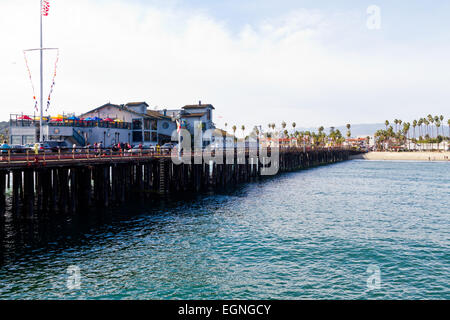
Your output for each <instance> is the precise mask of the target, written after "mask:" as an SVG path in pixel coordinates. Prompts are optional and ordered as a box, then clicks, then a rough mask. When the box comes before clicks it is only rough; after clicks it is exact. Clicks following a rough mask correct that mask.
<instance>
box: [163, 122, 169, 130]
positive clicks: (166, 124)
mask: <svg viewBox="0 0 450 320" xmlns="http://www.w3.org/2000/svg"><path fill="white" fill-rule="evenodd" d="M162 127H163V129H165V130H167V129H168V128H169V123H168V122H164V123H163V125H162Z"/></svg>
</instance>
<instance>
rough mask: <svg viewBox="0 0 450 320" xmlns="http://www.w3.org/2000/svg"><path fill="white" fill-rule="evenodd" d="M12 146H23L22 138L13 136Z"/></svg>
mask: <svg viewBox="0 0 450 320" xmlns="http://www.w3.org/2000/svg"><path fill="white" fill-rule="evenodd" d="M2 142H3V141H2ZM11 144H22V136H11Z"/></svg>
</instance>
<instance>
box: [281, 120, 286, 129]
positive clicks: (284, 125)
mask: <svg viewBox="0 0 450 320" xmlns="http://www.w3.org/2000/svg"><path fill="white" fill-rule="evenodd" d="M281 127H282V128H283V129H286V122H284V121H283V122H282V123H281Z"/></svg>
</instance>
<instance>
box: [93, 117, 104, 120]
mask: <svg viewBox="0 0 450 320" xmlns="http://www.w3.org/2000/svg"><path fill="white" fill-rule="evenodd" d="M92 121H102V119H101V118H99V117H94V118H92Z"/></svg>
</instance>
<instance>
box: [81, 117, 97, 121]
mask: <svg viewBox="0 0 450 320" xmlns="http://www.w3.org/2000/svg"><path fill="white" fill-rule="evenodd" d="M84 121H95V120H94V119H93V118H91V117H88V118H86V119H84Z"/></svg>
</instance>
